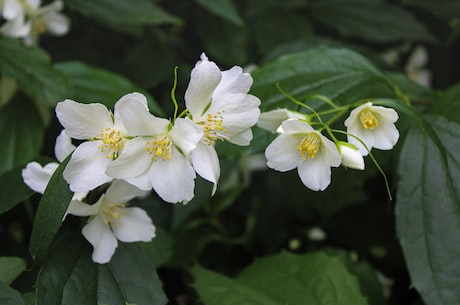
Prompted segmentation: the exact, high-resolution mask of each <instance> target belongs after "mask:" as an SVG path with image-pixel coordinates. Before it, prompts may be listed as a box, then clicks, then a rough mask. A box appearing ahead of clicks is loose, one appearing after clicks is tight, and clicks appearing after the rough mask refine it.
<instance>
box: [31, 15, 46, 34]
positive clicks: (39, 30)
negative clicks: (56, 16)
mask: <svg viewBox="0 0 460 305" xmlns="http://www.w3.org/2000/svg"><path fill="white" fill-rule="evenodd" d="M32 32H33V33H35V34H36V35H41V34H43V33H45V32H46V25H45V23H44V22H43V21H42V20H41V19H35V20H34V21H33V22H32Z"/></svg>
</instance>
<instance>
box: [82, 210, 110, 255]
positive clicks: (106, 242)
mask: <svg viewBox="0 0 460 305" xmlns="http://www.w3.org/2000/svg"><path fill="white" fill-rule="evenodd" d="M82 233H83V236H84V237H85V238H86V239H87V240H88V241H89V242H90V244H91V245H92V246H93V248H94V250H93V255H92V259H93V261H94V262H96V263H99V264H105V263H108V262H109V261H110V259H111V258H112V255H113V254H114V253H115V249H116V248H117V247H118V242H117V239H116V238H115V236H114V235H113V233H112V231H111V230H110V228H109V226H108V225H106V224H104V223H103V222H102V220H101V219H100V217H99V216H96V217H95V218H94V219H93V220H91V221H90V222H89V223H88V224H87V225H85V226H84V227H83V230H82Z"/></svg>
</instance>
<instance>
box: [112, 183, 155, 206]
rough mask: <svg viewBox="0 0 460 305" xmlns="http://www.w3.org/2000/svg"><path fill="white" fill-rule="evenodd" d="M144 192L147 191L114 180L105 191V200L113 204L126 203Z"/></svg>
mask: <svg viewBox="0 0 460 305" xmlns="http://www.w3.org/2000/svg"><path fill="white" fill-rule="evenodd" d="M146 194H147V192H145V191H142V190H140V189H139V188H137V187H135V186H134V185H131V184H129V183H128V182H125V181H123V180H115V181H113V182H112V184H111V185H110V186H109V188H108V189H107V191H106V192H105V200H106V201H108V202H111V203H115V204H119V203H126V202H128V201H130V200H131V199H133V198H135V197H140V196H144V195H146Z"/></svg>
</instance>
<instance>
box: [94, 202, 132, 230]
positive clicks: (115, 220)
mask: <svg viewBox="0 0 460 305" xmlns="http://www.w3.org/2000/svg"><path fill="white" fill-rule="evenodd" d="M124 207H125V204H113V203H110V204H104V205H103V207H102V208H101V210H100V211H99V213H100V214H99V215H100V216H101V218H102V221H103V222H104V224H105V225H106V226H108V225H111V226H116V225H118V224H119V223H120V218H121V217H122V216H123V215H126V211H125V210H123V208H124Z"/></svg>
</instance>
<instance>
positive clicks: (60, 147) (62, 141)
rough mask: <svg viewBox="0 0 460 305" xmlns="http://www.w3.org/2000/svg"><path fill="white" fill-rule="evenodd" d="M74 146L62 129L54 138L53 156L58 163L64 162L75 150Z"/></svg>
mask: <svg viewBox="0 0 460 305" xmlns="http://www.w3.org/2000/svg"><path fill="white" fill-rule="evenodd" d="M75 148H76V147H75V145H73V144H72V139H71V138H70V137H69V136H68V135H67V133H66V132H65V130H64V129H63V130H62V131H61V133H60V134H59V135H58V136H57V138H56V144H55V146H54V154H55V155H56V159H58V161H59V162H62V161H64V159H65V158H67V156H68V155H70V154H71V153H72V152H73V151H74V150H75Z"/></svg>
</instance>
